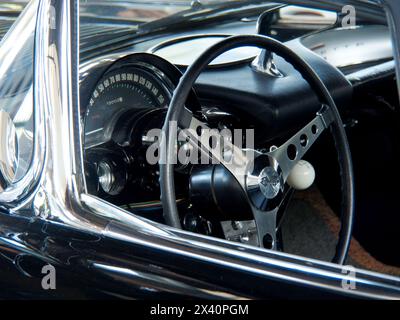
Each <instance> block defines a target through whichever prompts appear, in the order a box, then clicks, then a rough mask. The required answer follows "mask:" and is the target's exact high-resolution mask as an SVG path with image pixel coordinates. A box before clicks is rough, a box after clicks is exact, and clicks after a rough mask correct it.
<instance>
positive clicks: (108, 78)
mask: <svg viewBox="0 0 400 320" xmlns="http://www.w3.org/2000/svg"><path fill="white" fill-rule="evenodd" d="M150 70H151V71H152V72H151V71H150ZM170 90H171V88H168V81H167V79H164V81H162V79H161V78H160V77H159V76H158V74H157V71H156V70H155V69H154V68H153V69H150V67H146V66H145V65H138V66H129V67H126V68H119V69H116V70H112V71H110V72H107V73H106V74H105V75H104V76H103V77H102V78H101V79H100V80H99V81H98V83H97V84H96V87H95V89H94V90H93V93H92V95H91V97H90V100H89V105H88V108H87V111H86V117H85V147H86V148H90V147H93V146H95V145H99V144H104V143H105V142H107V141H109V140H110V139H111V137H112V134H113V132H114V129H115V125H116V124H117V123H120V121H119V120H120V119H121V118H122V117H124V116H125V115H126V114H127V113H129V112H130V113H131V114H132V113H140V112H141V111H145V110H149V109H159V108H165V107H167V106H168V103H169V101H170V97H171V94H170V92H171V91H170Z"/></svg>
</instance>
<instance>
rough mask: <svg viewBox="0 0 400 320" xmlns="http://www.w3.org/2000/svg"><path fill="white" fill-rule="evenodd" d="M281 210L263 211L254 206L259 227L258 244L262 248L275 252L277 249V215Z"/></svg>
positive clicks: (255, 218) (253, 209) (254, 213)
mask: <svg viewBox="0 0 400 320" xmlns="http://www.w3.org/2000/svg"><path fill="white" fill-rule="evenodd" d="M278 211H279V208H275V209H273V210H270V211H262V210H259V209H257V208H256V207H254V206H252V212H253V215H254V220H255V222H256V227H257V238H258V244H259V246H260V247H262V248H266V249H271V250H275V249H276V248H277V239H276V233H277V214H278Z"/></svg>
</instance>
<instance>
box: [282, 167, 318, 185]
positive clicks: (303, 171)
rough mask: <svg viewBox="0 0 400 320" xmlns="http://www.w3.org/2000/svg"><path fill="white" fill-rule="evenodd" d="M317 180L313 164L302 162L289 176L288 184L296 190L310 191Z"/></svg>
mask: <svg viewBox="0 0 400 320" xmlns="http://www.w3.org/2000/svg"><path fill="white" fill-rule="evenodd" d="M314 180H315V170H314V167H313V166H312V164H311V163H309V162H308V161H305V160H300V161H299V162H297V163H296V165H295V166H294V167H293V169H292V171H291V172H290V174H289V177H288V179H287V183H288V185H289V186H291V187H292V188H294V189H296V190H305V189H308V188H309V187H310V186H311V185H312V184H313V182H314Z"/></svg>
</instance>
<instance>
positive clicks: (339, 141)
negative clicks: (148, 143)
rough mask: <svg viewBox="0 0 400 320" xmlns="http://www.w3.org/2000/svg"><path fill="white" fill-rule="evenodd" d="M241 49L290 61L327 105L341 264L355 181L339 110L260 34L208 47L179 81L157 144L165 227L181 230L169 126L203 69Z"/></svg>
mask: <svg viewBox="0 0 400 320" xmlns="http://www.w3.org/2000/svg"><path fill="white" fill-rule="evenodd" d="M243 46H255V47H259V48H261V49H266V50H269V51H271V52H274V53H275V54H277V55H279V56H281V57H282V58H283V59H285V60H286V61H287V62H289V63H290V64H291V65H292V66H293V67H294V68H295V69H296V70H297V71H298V72H300V74H301V75H302V77H303V78H304V79H305V80H306V81H307V82H308V83H309V85H310V86H311V88H312V89H313V90H314V92H315V93H316V94H317V95H318V97H319V99H320V101H321V103H322V104H326V105H327V106H329V108H330V110H331V116H332V117H333V122H332V123H331V125H330V129H331V134H332V137H333V140H334V142H335V145H336V150H337V154H338V158H339V159H338V160H339V168H340V177H341V187H342V190H341V191H342V202H341V214H340V220H341V229H340V232H339V240H338V243H337V246H336V252H335V256H334V258H333V260H332V261H333V262H334V263H338V264H343V263H344V262H345V259H346V257H347V253H348V250H349V247H350V241H351V234H352V226H353V218H354V178H353V165H352V160H351V153H350V148H349V144H348V141H347V136H346V132H345V130H344V127H343V122H342V120H341V117H340V114H339V111H338V109H337V107H336V104H335V102H334V100H333V98H332V96H331V95H330V93H329V91H328V89H327V88H326V86H325V85H324V83H323V81H322V80H321V79H320V77H319V76H318V75H317V74H316V72H315V71H314V70H313V69H312V68H311V66H310V65H309V64H308V63H307V62H306V61H304V60H303V59H302V58H301V57H300V56H298V55H297V54H296V53H295V52H293V51H292V50H291V49H289V48H288V47H287V46H285V45H284V44H283V43H281V42H280V41H278V40H275V39H272V38H269V37H266V36H261V35H240V36H232V37H229V38H226V39H224V40H222V41H220V42H218V43H216V44H215V45H213V46H211V47H210V48H208V49H207V50H206V51H205V52H204V53H203V54H202V55H201V56H200V57H199V58H197V60H196V61H195V62H194V63H193V64H192V65H191V66H189V68H188V69H187V70H186V72H185V74H184V75H183V76H182V78H181V79H180V81H179V84H178V86H177V87H176V89H175V91H174V93H173V97H172V99H171V102H170V105H169V109H168V112H167V115H166V118H165V123H164V126H163V139H165V141H164V143H161V144H160V155H161V159H160V189H161V201H162V205H163V210H164V216H165V219H166V222H167V224H168V225H170V226H173V227H176V228H181V224H180V219H179V214H178V209H177V206H176V196H175V183H174V164H173V161H172V159H173V158H174V154H173V153H174V152H175V148H174V146H175V143H176V141H174V140H173V135H172V134H170V132H169V130H170V125H169V124H170V123H171V122H175V123H182V122H181V119H182V118H184V111H185V103H186V100H187V97H188V95H189V93H190V91H191V89H192V87H193V85H194V83H195V81H196V79H197V78H198V76H199V75H200V73H201V72H202V71H203V70H204V68H205V67H206V66H207V65H208V64H209V63H210V62H211V61H213V60H214V59H215V58H217V57H218V56H219V55H221V54H223V53H224V52H226V51H229V50H231V49H234V48H238V47H243Z"/></svg>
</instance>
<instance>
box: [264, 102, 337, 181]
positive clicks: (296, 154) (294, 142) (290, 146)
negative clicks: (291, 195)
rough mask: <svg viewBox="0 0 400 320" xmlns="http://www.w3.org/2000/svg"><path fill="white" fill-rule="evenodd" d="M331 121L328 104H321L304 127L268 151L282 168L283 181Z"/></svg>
mask: <svg viewBox="0 0 400 320" xmlns="http://www.w3.org/2000/svg"><path fill="white" fill-rule="evenodd" d="M332 122H333V118H332V116H331V114H330V109H329V107H328V106H325V105H324V106H323V107H322V109H321V110H320V111H319V112H318V113H317V115H316V117H315V118H314V119H313V120H312V121H310V122H309V123H308V124H307V125H306V126H305V127H304V128H302V129H301V130H300V131H298V132H297V133H296V134H295V135H294V136H293V137H291V138H290V139H289V140H288V141H286V142H285V143H284V144H283V145H281V146H280V147H279V148H276V149H274V150H272V151H270V152H269V153H268V155H269V156H270V157H271V158H273V159H275V161H276V162H277V163H279V166H280V168H281V170H282V177H283V181H284V182H286V181H287V178H288V176H289V174H290V172H291V171H292V169H293V167H294V166H295V165H296V164H297V163H298V162H299V161H300V160H301V159H302V158H303V157H304V155H305V154H306V153H307V151H308V150H309V149H310V148H311V147H312V146H313V144H314V143H315V142H316V141H317V140H318V138H319V137H320V136H321V134H322V132H324V131H325V130H326V129H327V128H328V127H329V126H330V125H331V123H332Z"/></svg>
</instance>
